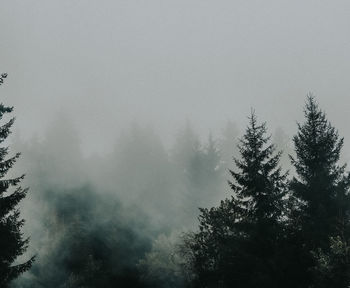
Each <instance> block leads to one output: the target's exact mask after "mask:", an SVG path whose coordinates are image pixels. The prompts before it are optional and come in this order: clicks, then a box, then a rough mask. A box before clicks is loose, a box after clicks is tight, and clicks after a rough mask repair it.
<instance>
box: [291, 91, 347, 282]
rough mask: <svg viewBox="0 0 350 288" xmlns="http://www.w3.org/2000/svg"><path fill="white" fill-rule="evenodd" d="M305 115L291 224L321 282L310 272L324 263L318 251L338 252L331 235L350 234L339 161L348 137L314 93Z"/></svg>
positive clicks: (305, 265) (297, 140) (304, 264)
mask: <svg viewBox="0 0 350 288" xmlns="http://www.w3.org/2000/svg"><path fill="white" fill-rule="evenodd" d="M305 118H306V119H305V123H303V124H302V125H301V124H298V133H297V135H296V136H295V137H294V138H293V141H294V145H295V153H296V156H295V157H291V159H292V164H293V165H294V167H295V170H296V173H297V176H296V177H295V178H293V179H292V181H291V183H290V189H291V192H292V196H293V197H294V199H295V200H296V201H295V205H294V207H293V208H294V211H293V213H292V214H291V217H290V218H291V219H290V223H291V227H293V229H292V230H293V233H294V235H295V237H296V238H297V239H298V241H299V242H300V243H302V245H301V246H300V247H302V249H298V250H297V251H295V252H296V254H299V257H300V258H302V259H303V261H301V262H300V263H298V267H299V269H300V268H301V269H302V270H303V271H304V275H303V277H302V278H303V279H306V283H307V282H309V281H311V282H310V284H309V285H315V283H314V281H316V280H312V278H315V277H314V276H312V275H311V274H310V273H309V272H310V271H312V270H314V269H315V268H314V266H315V265H316V266H317V265H318V266H319V265H320V263H319V262H318V263H315V261H314V260H315V258H314V257H313V255H315V253H316V254H318V255H320V254H319V251H322V253H324V254H325V255H328V254H329V253H330V254H331V255H333V254H334V253H333V252H332V249H333V248H332V247H335V246H334V245H333V244H331V245H330V244H329V241H330V239H333V240H331V241H334V239H337V237H338V236H341V235H344V237H345V238H344V239H347V238H348V237H349V208H350V202H349V200H350V199H349V195H348V192H349V187H350V182H349V175H348V173H346V172H345V165H343V166H341V165H339V164H338V163H339V157H340V151H341V148H342V146H343V139H342V138H339V135H338V132H337V130H336V129H335V128H334V127H333V126H332V125H331V124H330V123H329V121H328V120H327V119H326V115H325V113H324V112H323V111H321V110H320V109H319V107H318V105H317V103H316V102H315V100H314V98H313V97H312V96H309V97H308V99H307V103H306V108H305ZM340 231H342V232H340ZM340 233H342V234H340ZM332 245H333V246H332ZM320 257H321V256H320ZM316 258H317V257H316ZM318 260H320V258H319V259H318ZM320 261H321V260H320ZM321 262H322V261H321ZM298 267H295V268H296V269H298ZM313 275H315V273H314V274H313ZM310 279H311V280H310ZM312 283H314V284H312ZM304 287H307V286H304ZM317 287H321V286H317ZM322 287H323V286H322ZM324 287H332V286H324ZM333 287H335V286H333ZM337 287H343V286H337ZM344 287H347V286H344Z"/></svg>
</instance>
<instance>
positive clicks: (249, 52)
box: [0, 0, 350, 287]
mask: <svg viewBox="0 0 350 288" xmlns="http://www.w3.org/2000/svg"><path fill="white" fill-rule="evenodd" d="M1 4H2V5H1V9H0V27H1V30H0V31H1V41H0V63H1V71H0V72H2V71H3V72H7V73H8V74H9V77H8V79H7V81H6V83H5V85H3V86H2V87H1V91H0V95H1V102H3V103H5V104H6V105H13V106H14V107H15V116H16V122H15V123H16V124H15V127H14V133H13V135H12V136H11V141H10V143H11V145H12V146H11V150H12V151H20V152H22V156H21V160H20V161H18V163H17V165H16V168H15V170H14V171H13V173H23V172H25V173H26V175H27V176H26V180H25V184H26V185H27V186H29V187H30V193H29V194H28V197H27V198H26V199H25V200H24V201H23V202H24V203H23V204H22V205H21V209H22V216H23V218H25V219H26V225H25V226H24V232H25V235H28V236H30V237H31V242H30V245H29V246H30V247H29V250H28V253H27V254H26V255H32V254H36V255H37V261H36V262H35V264H34V266H33V268H32V269H31V271H29V272H27V273H26V274H24V275H23V276H22V277H21V278H20V279H19V280H18V281H16V283H15V284H14V285H15V287H87V286H84V285H85V284H86V283H85V282H86V281H87V282H89V277H88V276H87V275H89V274H90V275H100V276H101V275H102V274H99V273H102V272H101V271H102V270H103V271H105V272H104V274H103V276H101V277H97V278H98V279H99V280H98V282H96V283H95V282H94V283H92V284H91V283H90V285H95V286H96V287H102V286H103V287H109V286H108V285H110V283H111V281H113V283H115V282H116V281H117V282H119V283H122V284H123V283H129V284H130V283H133V285H134V286H133V287H146V286H144V285H150V287H158V286H159V287H182V286H181V285H183V282H184V281H185V279H184V277H185V276H184V273H183V271H182V270H181V269H182V268H181V267H182V265H181V263H180V262H181V261H182V260H181V259H180V258H181V257H179V256H178V255H177V254H176V253H177V252H176V251H177V250H176V247H177V243H178V242H179V239H180V238H181V235H182V232H184V231H188V230H191V229H195V227H196V224H197V216H198V207H210V206H212V205H216V204H217V203H219V201H220V200H222V199H224V198H226V197H229V195H230V191H229V188H228V185H227V179H228V177H229V174H228V169H229V168H232V165H233V161H232V156H237V148H236V144H237V139H238V137H239V136H241V135H242V132H243V131H244V127H245V126H246V124H247V115H249V113H250V111H251V108H254V109H255V111H256V113H257V115H258V118H259V120H261V121H266V122H267V125H268V128H269V133H270V134H271V135H272V139H273V141H274V142H275V143H276V144H277V146H278V148H279V149H283V150H284V152H285V153H284V154H283V157H282V165H283V169H284V170H287V169H289V168H290V163H289V158H288V153H292V148H291V141H290V139H291V137H292V136H293V135H294V134H295V132H296V130H297V122H298V121H302V119H303V110H302V109H303V106H304V103H305V99H306V98H305V96H306V95H307V93H309V92H312V93H313V94H314V95H315V96H316V99H317V101H318V102H319V104H320V106H321V107H322V109H324V110H325V111H326V112H327V116H328V118H329V119H330V121H331V122H332V124H333V125H334V126H335V127H337V128H338V129H339V132H340V135H342V136H344V137H345V145H344V151H343V155H342V156H343V159H344V160H345V161H347V159H348V156H349V154H350V130H349V129H348V127H347V126H348V125H347V122H348V121H347V117H348V111H349V109H350V100H349V97H348V93H349V91H350V82H349V80H348V75H350V56H349V53H348V51H349V49H350V40H349V37H348V35H349V34H350V18H349V15H350V14H349V13H350V2H348V1H344V0H341V1H333V2H331V1H299V0H298V1H281V0H278V1H277V0H274V1H257V0H254V1H238V0H234V1H226V0H224V1H207V0H200V1H199V0H194V1H183V0H178V1H160V0H151V1H124V0H123V1H121V0H120V1H107V0H102V1H91V0H85V1H84V0H74V1H72V0H70V1H68V0H61V1H43V0H37V1H18V0H12V1H6V2H5V1H3V2H2V3H1ZM292 173H293V171H292ZM81 239H83V240H81ZM77 247H79V248H77ZM101 247H103V249H102V250H101V249H100V248H101ZM67 249H68V250H67ZM77 249H81V250H82V251H83V252H82V253H81V255H76V254H74V253H73V252H72V251H76V250H77ZM62 251H64V253H63V252H62ZM65 253H66V254H65ZM174 255H175V256H174ZM170 258H171V260H169V259H170ZM121 259H122V260H121ZM90 260H91V261H90ZM82 263H83V264H82ZM106 271H107V272H106ZM111 275H112V276H111ZM135 275H136V276H135ZM84 281H85V282H84ZM130 281H131V282H130ZM132 281H134V282H132ZM145 283H146V284H145ZM122 284H121V285H122ZM101 285H102V286H101ZM142 285H143V286H142ZM157 285H158V286H157ZM95 286H91V287H95ZM89 287H90V286H89Z"/></svg>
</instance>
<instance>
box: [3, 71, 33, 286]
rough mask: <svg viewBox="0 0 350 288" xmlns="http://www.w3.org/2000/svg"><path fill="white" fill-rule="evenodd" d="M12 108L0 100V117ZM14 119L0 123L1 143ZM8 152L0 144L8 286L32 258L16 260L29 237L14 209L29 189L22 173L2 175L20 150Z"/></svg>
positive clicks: (4, 259) (5, 265)
mask: <svg viewBox="0 0 350 288" xmlns="http://www.w3.org/2000/svg"><path fill="white" fill-rule="evenodd" d="M6 76H7V75H6V74H2V75H1V80H0V83H3V79H4V78H6ZM12 111H13V107H6V106H4V105H3V104H0V119H2V118H3V116H4V115H5V114H6V113H10V112H12ZM13 123H14V118H12V119H10V120H9V121H8V122H7V123H6V124H4V125H2V126H1V127H0V143H3V142H4V141H5V140H6V138H7V136H8V135H9V134H10V133H11V131H10V129H11V126H12V125H13ZM7 154H8V147H0V247H1V249H0V287H8V285H9V283H10V281H12V280H13V279H15V278H17V277H18V276H19V275H20V274H21V273H23V272H25V271H26V270H28V269H29V268H30V267H31V265H32V263H33V261H34V257H32V258H31V259H30V260H28V261H26V262H24V263H22V264H15V261H16V259H17V257H18V256H21V255H22V254H23V253H24V252H25V251H26V249H27V246H28V242H29V239H28V238H23V234H22V232H21V227H22V226H23V224H24V220H20V215H19V210H18V209H17V205H18V203H19V202H20V201H21V200H22V199H23V198H24V197H25V196H26V193H27V191H28V189H27V188H26V189H22V188H21V187H20V186H19V183H20V181H21V180H22V179H23V177H24V175H22V176H19V177H17V178H11V179H5V178H4V177H5V176H6V174H7V172H8V171H9V169H11V167H12V166H13V165H14V163H15V162H16V160H17V158H18V157H19V156H20V153H17V154H16V155H14V156H12V157H10V158H6V156H7ZM10 187H15V190H14V192H12V193H11V192H9V191H8V189H9V188H10Z"/></svg>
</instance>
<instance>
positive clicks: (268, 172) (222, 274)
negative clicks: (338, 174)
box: [187, 113, 286, 287]
mask: <svg viewBox="0 0 350 288" xmlns="http://www.w3.org/2000/svg"><path fill="white" fill-rule="evenodd" d="M269 141H270V137H267V136H266V126H265V124H258V122H257V120H256V116H255V115H254V113H252V115H251V117H250V123H249V126H248V127H247V129H246V132H245V135H244V136H243V138H242V139H241V140H240V145H239V152H240V154H241V158H240V159H236V161H235V162H236V166H237V169H236V170H235V171H231V174H232V177H233V181H232V182H231V181H230V182H229V184H230V187H231V189H232V191H233V196H232V198H231V199H226V200H224V201H222V202H221V204H220V205H219V207H214V208H211V209H201V214H200V217H199V220H200V225H199V232H197V233H194V234H192V235H190V240H188V242H187V247H189V248H190V251H191V256H192V257H191V258H190V259H191V261H192V269H193V272H194V275H195V277H194V286H195V287H235V286H237V287H281V286H280V285H281V283H280V282H279V279H280V278H279V275H278V271H279V267H278V261H277V258H276V255H277V252H276V250H277V243H278V242H279V240H280V238H281V237H282V233H283V226H282V217H283V211H284V199H283V197H284V196H285V195H286V175H285V174H283V173H282V172H281V169H280V168H279V166H278V163H279V159H280V155H281V154H280V153H275V147H274V145H272V144H269Z"/></svg>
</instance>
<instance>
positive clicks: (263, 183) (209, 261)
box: [184, 95, 350, 288]
mask: <svg viewBox="0 0 350 288" xmlns="http://www.w3.org/2000/svg"><path fill="white" fill-rule="evenodd" d="M304 114H305V120H304V122H303V123H301V124H298V132H297V134H296V135H295V136H294V137H293V143H294V150H295V156H290V161H291V164H292V166H293V167H294V169H295V176H294V177H291V178H290V177H288V174H286V173H283V172H282V169H281V167H280V165H279V161H280V157H281V153H282V152H279V151H276V148H275V146H274V145H273V144H272V143H271V139H270V137H269V136H268V135H267V129H266V125H265V123H259V122H258V120H257V117H256V115H255V114H254V113H252V115H251V116H250V118H249V120H250V121H249V125H248V127H247V129H246V131H245V134H244V136H243V137H242V139H241V140H240V144H239V153H240V157H239V158H237V159H235V164H236V169H234V170H231V171H230V173H231V175H232V179H231V180H230V181H229V185H230V188H231V190H232V197H231V198H228V199H225V200H223V201H221V203H220V205H219V206H217V207H212V208H210V209H200V216H199V231H197V232H194V233H190V234H188V235H187V237H186V238H185V248H186V249H184V251H185V252H186V253H187V254H188V255H190V257H188V259H189V261H190V265H189V266H188V267H190V268H191V269H192V280H191V284H190V286H191V287H293V288H296V287H308V288H311V287H318V288H320V287H329V288H330V287H339V288H340V287H344V288H345V287H349V285H350V273H349V272H350V269H349V268H350V258H349V256H350V255H349V252H350V249H349V248H350V246H349V232H350V230H349V228H350V222H349V215H350V214H349V212H350V202H349V200H350V198H349V197H350V196H349V188H350V182H349V180H350V178H349V173H348V172H347V171H346V166H345V165H341V164H339V158H340V152H341V149H342V147H343V138H340V137H339V135H338V131H337V130H336V129H335V128H334V127H333V126H332V125H331V123H330V122H329V121H328V120H327V118H326V114H325V113H324V112H323V111H322V110H321V109H320V108H319V107H318V104H317V103H316V101H315V99H314V97H313V96H311V95H310V96H309V97H308V98H307V103H306V106H305V110H304Z"/></svg>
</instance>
